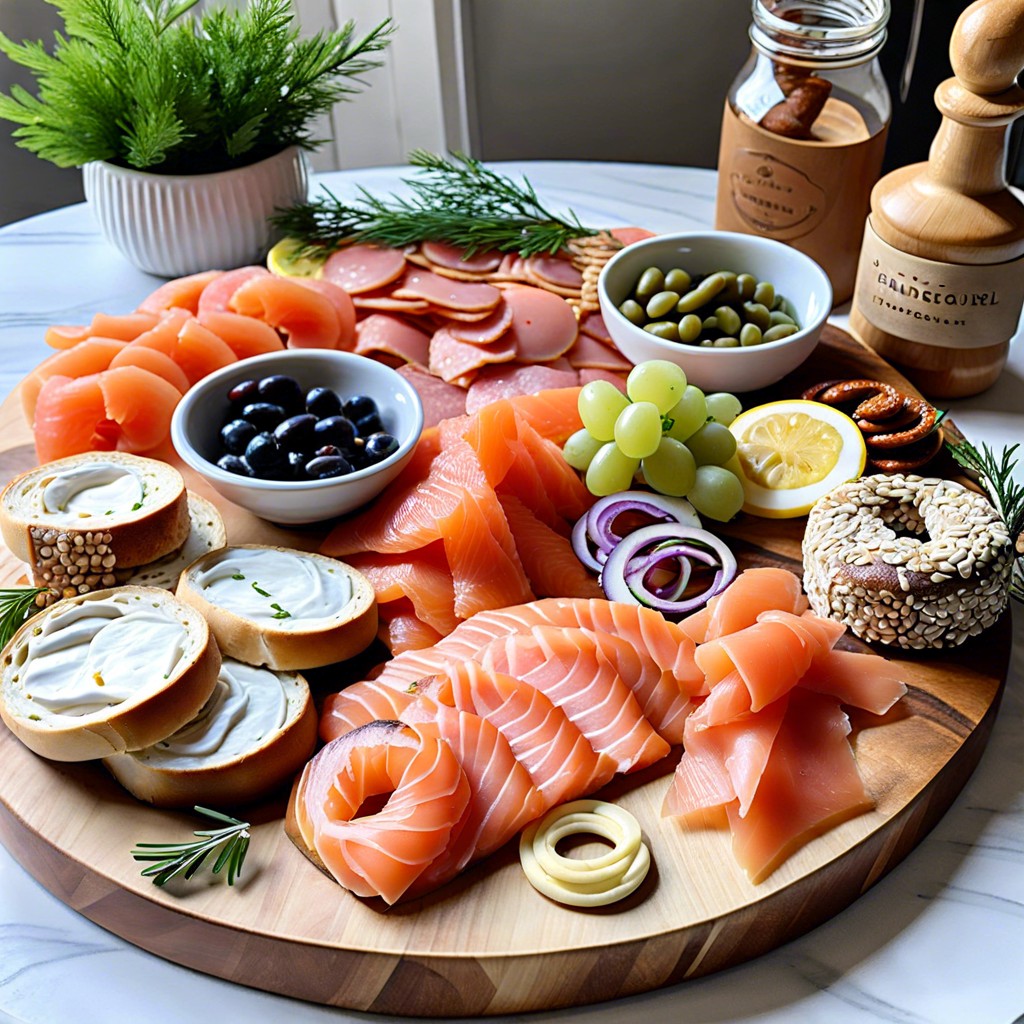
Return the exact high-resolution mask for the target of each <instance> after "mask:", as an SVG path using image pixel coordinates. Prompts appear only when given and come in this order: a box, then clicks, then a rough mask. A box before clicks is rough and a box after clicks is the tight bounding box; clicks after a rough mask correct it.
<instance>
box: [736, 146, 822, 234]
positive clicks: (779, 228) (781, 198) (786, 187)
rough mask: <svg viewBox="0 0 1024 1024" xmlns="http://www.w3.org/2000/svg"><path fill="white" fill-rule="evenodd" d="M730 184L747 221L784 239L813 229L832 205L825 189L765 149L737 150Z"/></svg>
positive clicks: (742, 215)
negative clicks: (829, 203) (829, 204)
mask: <svg viewBox="0 0 1024 1024" xmlns="http://www.w3.org/2000/svg"><path fill="white" fill-rule="evenodd" d="M727 186H728V189H729V192H730V195H731V196H732V204H733V208H734V209H735V210H736V212H737V213H738V214H739V216H740V217H741V218H742V219H743V221H744V222H745V223H746V224H747V225H748V226H749V227H751V228H753V229H754V230H755V231H757V232H758V233H761V234H766V235H771V236H773V237H774V238H778V239H779V240H780V241H787V240H789V239H791V238H799V237H800V236H801V235H806V234H807V233H808V232H810V231H813V230H814V229H815V228H816V227H817V226H818V225H819V224H820V223H821V221H822V218H823V217H824V216H825V212H826V209H827V205H828V196H826V194H825V191H824V189H822V188H821V187H820V186H819V185H816V184H815V183H814V182H813V181H811V179H810V178H808V177H807V175H806V174H805V173H804V172H803V171H801V170H800V169H799V168H798V167H793V166H792V165H791V164H788V163H786V162H785V161H784V160H780V159H779V158H778V157H777V156H775V154H774V153H769V152H767V151H764V150H757V149H740V148H737V149H735V150H733V154H732V164H731V166H730V167H729V179H728V182H727Z"/></svg>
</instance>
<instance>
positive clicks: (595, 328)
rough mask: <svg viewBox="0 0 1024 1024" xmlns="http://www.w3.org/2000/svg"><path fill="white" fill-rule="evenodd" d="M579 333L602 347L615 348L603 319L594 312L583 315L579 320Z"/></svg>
mask: <svg viewBox="0 0 1024 1024" xmlns="http://www.w3.org/2000/svg"><path fill="white" fill-rule="evenodd" d="M580 333H581V334H586V335H588V336H589V337H591V338H594V339H595V340H596V341H600V342H601V343H602V344H604V345H611V346H612V347H614V346H615V342H614V341H612V336H611V335H610V334H609V333H608V326H607V324H605V322H604V317H603V316H601V314H600V313H598V312H596V311H591V312H589V313H585V314H584V315H583V318H582V319H581V320H580Z"/></svg>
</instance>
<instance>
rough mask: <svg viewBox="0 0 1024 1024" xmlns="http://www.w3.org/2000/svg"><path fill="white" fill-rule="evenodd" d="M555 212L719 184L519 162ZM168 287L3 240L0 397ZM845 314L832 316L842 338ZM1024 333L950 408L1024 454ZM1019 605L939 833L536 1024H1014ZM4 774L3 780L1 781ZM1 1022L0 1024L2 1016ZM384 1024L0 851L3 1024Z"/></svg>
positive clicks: (685, 193)
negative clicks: (885, 864)
mask: <svg viewBox="0 0 1024 1024" xmlns="http://www.w3.org/2000/svg"><path fill="white" fill-rule="evenodd" d="M501 166H502V167H503V169H505V170H506V171H511V172H519V171H525V173H527V174H528V175H529V177H530V180H531V181H532V183H533V184H534V186H535V187H536V189H537V192H538V193H539V194H540V196H541V197H543V199H544V200H545V201H546V202H547V203H548V204H550V205H551V206H552V207H555V208H562V209H564V208H565V207H571V208H573V209H574V210H575V211H576V213H577V214H578V215H579V217H580V219H581V220H582V221H583V223H585V224H589V225H592V226H606V225H607V226H612V225H615V224H640V225H644V226H646V227H649V228H651V229H653V230H656V231H670V230H685V229H689V228H705V227H708V226H710V224H711V221H712V207H713V195H714V187H715V186H714V182H715V178H714V175H713V173H712V172H709V171H693V170H682V169H678V168H669V167H644V166H640V165H631V164H617V165H615V164H611V165H608V164H606V165H600V164H587V163H571V164H570V163H526V164H516V165H501ZM321 180H323V181H326V182H327V183H328V184H329V186H330V187H331V188H332V190H334V191H335V192H336V193H338V194H345V193H347V192H349V191H350V190H351V189H352V188H353V187H354V186H355V185H356V184H361V185H363V186H365V187H366V188H368V189H369V190H371V191H373V192H384V191H390V190H392V189H393V188H395V187H396V185H397V182H398V180H399V177H398V172H396V171H395V170H394V169H383V170H372V171H355V172H344V173H336V174H330V175H326V176H324V178H322V179H321ZM157 283H158V282H157V280H156V279H154V278H151V277H148V276H147V275H145V274H142V273H140V272H138V271H135V270H134V269H133V268H131V267H130V266H129V265H128V264H127V263H126V262H125V261H124V260H123V259H122V258H121V257H120V256H119V255H118V254H117V253H116V252H115V251H113V250H112V249H110V248H108V247H107V246H106V245H105V244H104V243H103V241H102V239H101V238H100V236H99V234H98V231H97V229H96V227H95V226H94V224H93V221H92V218H91V216H90V214H89V212H88V210H87V209H86V208H85V207H84V206H77V207H71V208H68V209H64V210H60V211H56V212H54V213H50V214H44V215H42V216H39V217H35V218H33V219H31V220H27V221H23V222H21V223H18V224H14V225H11V226H9V227H7V228H4V229H2V230H0V353H2V359H0V396H6V395H7V393H8V392H9V390H10V389H11V388H12V387H13V386H14V385H15V384H16V383H17V381H18V379H19V378H20V377H21V376H22V375H23V374H24V373H25V372H26V371H27V370H29V369H30V368H31V367H32V366H34V365H35V364H36V363H37V362H38V361H39V360H40V359H41V358H42V357H43V356H44V355H46V354H47V350H46V348H45V346H44V344H43V330H44V329H45V327H46V326H47V325H49V324H52V323H77V322H83V321H88V320H89V319H90V318H91V316H92V314H93V313H95V312H97V311H100V310H102V311H105V312H126V311H128V310H130V309H132V308H134V306H135V305H136V304H137V302H138V301H139V300H140V299H141V298H142V297H143V296H144V295H145V294H146V293H147V292H148V291H150V290H151V289H152V288H153V287H155V286H156V284H157ZM843 320H844V318H843V317H841V316H839V317H836V322H837V323H839V324H842V323H843ZM1022 395H1024V338H1022V337H1021V336H1018V337H1017V339H1016V341H1015V344H1014V346H1013V349H1012V353H1011V364H1010V366H1009V368H1008V369H1007V371H1006V373H1005V374H1004V376H1003V378H1002V379H1001V380H1000V382H999V383H998V384H997V385H996V386H995V387H994V388H992V389H991V390H990V391H989V392H988V393H986V394H985V395H983V396H980V397H979V398H975V399H971V400H968V401H963V402H958V403H954V404H953V405H952V409H953V411H954V413H955V415H956V420H957V422H958V424H959V425H960V426H961V428H962V429H963V430H964V432H965V433H966V434H967V435H968V436H969V437H970V438H971V439H972V440H974V441H975V442H977V441H988V442H989V443H990V444H994V445H1000V446H1001V445H1003V444H1007V443H1010V442H1012V441H1015V440H1021V439H1024V399H1022V397H1021V396H1022ZM1022 611H1024V609H1021V608H1020V607H1019V606H1018V607H1017V608H1016V609H1015V620H1014V625H1015V629H1014V649H1013V660H1012V665H1011V669H1010V678H1009V680H1008V682H1007V686H1006V693H1005V696H1004V699H1003V704H1002V708H1001V710H1000V712H999V716H998V720H997V722H996V725H995V729H994V732H993V735H992V738H991V741H990V743H989V745H988V748H987V750H986V752H985V754H984V757H983V758H982V761H981V764H980V766H979V768H978V769H977V771H976V772H975V774H974V776H973V777H972V778H971V779H970V781H969V782H968V784H967V786H966V788H965V789H964V791H963V792H962V793H961V795H960V797H959V798H958V799H957V801H956V802H955V804H954V805H953V807H952V808H951V809H950V811H949V812H948V813H947V814H946V815H945V817H944V818H943V819H942V821H941V822H940V823H939V825H938V826H937V827H936V828H935V829H934V831H933V832H932V833H931V834H930V835H929V836H928V837H927V838H925V840H924V841H923V842H922V843H921V844H920V846H919V847H918V848H917V849H916V850H915V851H914V852H912V853H911V854H910V855H909V856H908V857H907V859H906V860H905V861H904V862H903V863H902V864H901V865H900V866H898V867H897V868H896V869H895V870H894V871H893V872H892V873H891V874H889V875H888V876H887V877H886V878H884V879H882V880H881V881H880V882H879V883H878V884H877V885H876V886H875V887H874V888H873V889H871V890H870V891H869V892H868V893H867V894H866V895H865V896H863V897H862V898H861V899H860V900H858V901H857V902H856V903H855V904H853V905H852V906H851V907H850V908H848V909H847V910H846V911H844V912H843V913H841V914H839V915H838V916H837V917H835V918H834V919H832V920H831V921H829V922H828V923H827V924H825V925H822V926H821V927H819V928H817V929H816V930H815V931H813V932H811V933H809V934H808V935H806V936H804V937H802V938H800V939H797V940H795V941H794V942H791V943H789V944H788V945H786V946H784V947H782V948H780V949H777V950H776V951H774V952H772V953H770V954H768V955H767V956H764V957H762V958H760V959H758V960H756V961H753V962H751V963H748V964H745V965H742V966H739V967H736V968H733V969H732V970H730V971H727V972H723V973H721V974H718V975H715V976H712V977H710V978H706V979H701V980H698V981H693V982H688V983H685V984H683V985H679V986H676V987H673V988H669V989H663V990H660V991H657V992H652V993H649V994H647V995H643V996H638V997H635V998H631V999H627V1000H619V1001H616V1002H613V1003H605V1004H601V1005H598V1006H593V1007H585V1008H580V1009H577V1010H570V1011H564V1012H560V1013H550V1014H542V1015H539V1016H532V1017H519V1018H495V1019H497V1020H512V1019H517V1020H527V1019H529V1020H539V1019H542V1018H543V1019H544V1020H552V1021H555V1022H563V1024H618V1022H620V1021H622V1020H626V1021H632V1020H637V1019H641V1018H643V1019H645V1020H647V1021H649V1022H650V1024H663V1022H664V1024H668V1022H673V1024H675V1022H677V1021H687V1022H690V1024H723V1022H734V1024H739V1022H751V1024H752V1022H755V1021H756V1022H758V1024H792V1022H798V1024H817V1022H828V1024H866V1022H878V1021H886V1022H896V1024H926V1022H927V1024H947V1022H948V1024H966V1022H971V1024H1009V1022H1011V1021H1015V1020H1020V1019H1022V1017H1024V614H1021V613H1022ZM0 770H2V766H0ZM5 1014H6V1017H4V1015H5ZM200 1016H201V1018H203V1019H207V1020H215V1019H216V1020H223V1021H241V1020H245V1021H248V1022H252V1024H255V1022H262V1021H268V1022H270V1021H279V1020H282V1019H287V1020H289V1021H293V1022H296V1024H300V1022H310V1024H312V1022H327V1021H331V1022H335V1024H336V1022H342V1021H365V1020H369V1021H373V1020H381V1019H383V1018H381V1017H380V1016H376V1015H372V1014H360V1013H352V1012H346V1011H343V1010H335V1009H328V1008H325V1007H320V1006H314V1005H311V1004H306V1003H300V1002H295V1001H293V1000H289V999H284V998H280V997H275V996H270V995H266V994H264V993H261V992H257V991H254V990H251V989H245V988H241V987H239V986H236V985H232V984H229V983H227V982H223V981H220V980H218V979H216V978H211V977H207V976H205V975H203V974H200V973H196V972H193V971H190V970H186V969H184V968H181V967H178V966H176V965H174V964H171V963H167V962H165V961H162V960H160V959H158V958H156V957H154V956H151V955H149V954H147V953H145V952H142V951H141V950H139V949H136V948H134V947H133V946H130V945H129V944H128V943H126V942H124V941H122V940H121V939H119V938H118V937H116V936H114V935H111V934H110V933H108V932H105V931H103V930H102V929H101V928H99V927H97V926H96V925H93V924H92V923H91V922H89V921H88V920H86V919H85V918H84V917H81V916H79V915H78V914H77V913H75V912H73V911H71V910H70V909H68V908H67V907H65V906H64V905H63V904H62V903H60V902H59V901H58V900H56V899H55V898H53V897H52V896H50V895H49V893H48V892H47V891H46V890H45V889H43V888H42V887H41V886H40V885H38V884H37V883H36V882H35V881H34V880H33V879H32V877H31V876H30V875H29V874H28V873H27V872H25V871H24V870H23V869H22V868H21V867H20V866H19V865H18V864H17V863H16V862H15V861H14V860H13V859H12V858H11V857H10V855H9V854H7V852H6V851H5V850H3V848H2V847H0V1019H7V1018H9V1019H12V1020H16V1021H27V1022H31V1024H53V1022H57V1021H74V1022H76V1024H112V1022H114V1024H117V1022H121V1021H129V1020H140V1019H144V1020H146V1021H147V1024H177V1022H181V1021H186V1020H194V1019H196V1018H197V1017H200Z"/></svg>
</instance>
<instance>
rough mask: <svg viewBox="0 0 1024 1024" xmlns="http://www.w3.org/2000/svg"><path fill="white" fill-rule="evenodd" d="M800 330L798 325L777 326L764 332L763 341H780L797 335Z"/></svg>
mask: <svg viewBox="0 0 1024 1024" xmlns="http://www.w3.org/2000/svg"><path fill="white" fill-rule="evenodd" d="M799 330H800V328H799V327H797V325H796V324H776V325H775V326H774V327H769V328H768V330H767V331H765V332H764V336H763V338H762V340H763V341H778V340H779V339H780V338H788V337H789V336H790V335H791V334H796V333H797V331H799Z"/></svg>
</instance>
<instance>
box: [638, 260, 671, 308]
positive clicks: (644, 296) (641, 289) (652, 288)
mask: <svg viewBox="0 0 1024 1024" xmlns="http://www.w3.org/2000/svg"><path fill="white" fill-rule="evenodd" d="M664 287H665V275H664V274H663V273H662V272H661V271H660V270H659V269H658V268H657V267H648V268H647V269H646V270H645V271H644V272H643V273H642V274H641V275H640V280H639V281H637V283H636V290H635V291H634V292H633V295H634V297H635V298H636V300H637V301H638V302H646V301H647V300H648V299H649V298H650V297H651V296H652V295H656V294H657V293H658V292H660V291H661V290H662V288H664Z"/></svg>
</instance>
